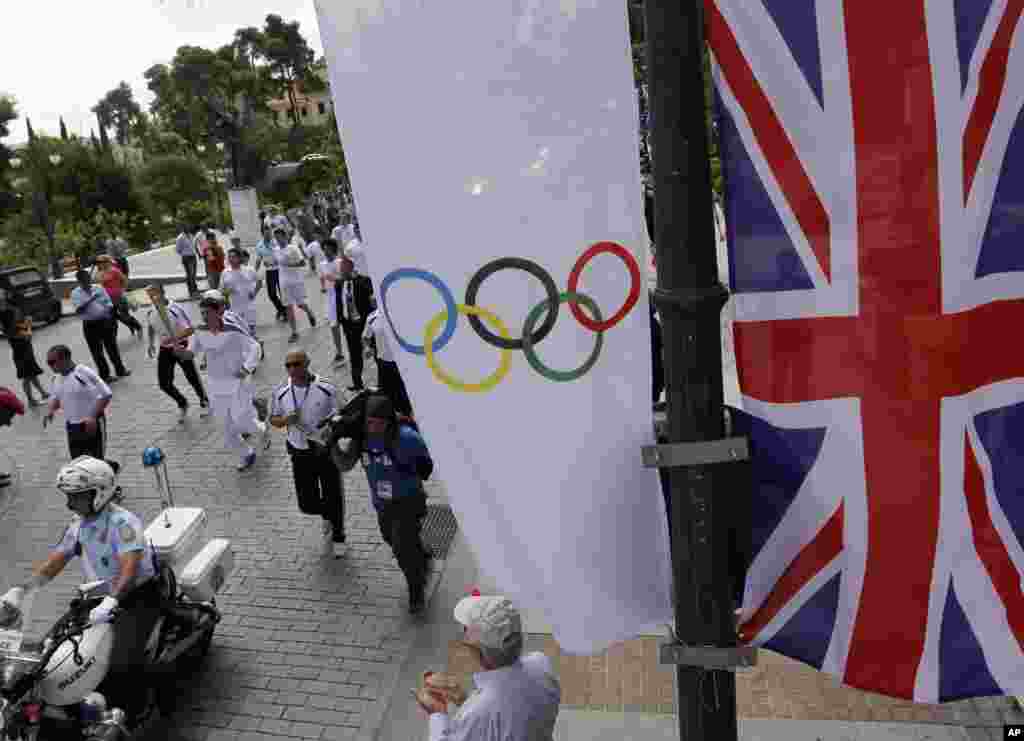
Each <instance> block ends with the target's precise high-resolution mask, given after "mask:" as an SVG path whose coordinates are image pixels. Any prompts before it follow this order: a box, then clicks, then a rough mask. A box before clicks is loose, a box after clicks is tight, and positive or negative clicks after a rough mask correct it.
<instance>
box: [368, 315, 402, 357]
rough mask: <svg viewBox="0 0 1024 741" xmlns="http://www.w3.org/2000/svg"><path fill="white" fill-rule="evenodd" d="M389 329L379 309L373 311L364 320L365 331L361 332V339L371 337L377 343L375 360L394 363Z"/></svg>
mask: <svg viewBox="0 0 1024 741" xmlns="http://www.w3.org/2000/svg"><path fill="white" fill-rule="evenodd" d="M390 334H391V328H390V327H388V320H387V319H386V318H385V317H384V314H383V313H381V310H380V309H377V310H376V311H374V312H373V313H372V314H370V316H369V317H368V318H367V319H366V329H365V330H363V339H364V340H368V339H370V338H371V337H372V338H373V340H374V342H376V343H377V360H384V361H387V362H388V363H394V362H395V353H394V351H393V350H392V349H391V338H390V337H389V335H390Z"/></svg>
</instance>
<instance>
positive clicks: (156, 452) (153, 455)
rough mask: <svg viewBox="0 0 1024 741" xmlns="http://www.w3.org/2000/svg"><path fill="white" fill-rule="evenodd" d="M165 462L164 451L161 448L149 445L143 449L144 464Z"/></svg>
mask: <svg viewBox="0 0 1024 741" xmlns="http://www.w3.org/2000/svg"><path fill="white" fill-rule="evenodd" d="M163 462H164V451H162V450H160V448H156V447H149V448H146V449H145V450H143V451H142V465H144V466H147V467H148V466H159V465H160V464H161V463H163Z"/></svg>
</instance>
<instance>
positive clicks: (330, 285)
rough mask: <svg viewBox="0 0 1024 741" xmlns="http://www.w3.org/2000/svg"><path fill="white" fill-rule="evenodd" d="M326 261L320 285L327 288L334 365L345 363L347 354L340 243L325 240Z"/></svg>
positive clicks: (325, 305)
mask: <svg viewBox="0 0 1024 741" xmlns="http://www.w3.org/2000/svg"><path fill="white" fill-rule="evenodd" d="M323 250H324V259H323V260H322V261H321V262H320V283H321V285H323V286H325V287H326V288H327V295H326V297H325V298H324V309H325V311H326V314H327V325H328V326H329V327H330V328H331V339H332V340H333V341H334V360H332V361H331V362H332V363H333V364H334V365H336V366H337V365H343V364H344V363H345V354H344V353H343V352H342V350H341V324H340V323H339V322H338V298H337V294H336V290H337V286H338V283H339V281H341V259H340V258H339V257H338V243H337V242H335V241H334V240H333V239H325V240H324V245H323Z"/></svg>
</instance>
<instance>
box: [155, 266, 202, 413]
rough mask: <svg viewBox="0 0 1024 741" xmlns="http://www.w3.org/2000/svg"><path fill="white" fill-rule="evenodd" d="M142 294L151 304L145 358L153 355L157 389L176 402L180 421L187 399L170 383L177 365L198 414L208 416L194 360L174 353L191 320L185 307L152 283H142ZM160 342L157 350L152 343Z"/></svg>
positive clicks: (188, 329) (186, 408)
mask: <svg viewBox="0 0 1024 741" xmlns="http://www.w3.org/2000/svg"><path fill="white" fill-rule="evenodd" d="M146 294H147V295H148V296H149V300H150V301H151V302H152V303H153V308H152V309H150V310H149V314H148V315H147V324H148V325H149V329H148V333H149V357H150V358H154V357H155V358H156V377H157V383H158V384H159V385H160V390H161V391H163V392H164V393H165V394H167V395H168V396H169V397H171V399H173V400H174V403H175V404H177V405H178V421H179V422H184V421H185V417H186V415H187V414H188V400H187V399H185V397H184V396H183V395H182V393H181V392H180V391H178V389H177V387H175V385H174V369H175V367H176V366H178V365H180V366H181V370H182V372H183V373H184V374H185V379H186V380H187V381H188V382H189V385H191V386H192V389H193V390H194V391H195V392H196V396H197V397H198V398H199V408H200V409H201V410H202V411H201V412H200V416H202V417H206V416H208V415H209V407H210V402H209V400H207V398H206V391H205V390H204V389H203V382H202V380H201V379H200V378H199V371H197V370H196V363H195V361H194V360H183V359H182V358H179V357H178V355H177V354H176V353H175V352H174V347H175V345H176V344H179V343H180V342H181V341H183V340H186V339H188V337H189V335H191V334H192V331H193V330H192V319H191V317H189V315H188V309H186V308H185V307H184V306H182V305H181V304H179V303H177V302H175V301H168V299H167V295H166V294H165V293H164V287H163V285H161V284H159V283H154V284H152V285H149V286H146ZM157 340H159V342H160V350H159V353H158V352H157V349H156V342H157Z"/></svg>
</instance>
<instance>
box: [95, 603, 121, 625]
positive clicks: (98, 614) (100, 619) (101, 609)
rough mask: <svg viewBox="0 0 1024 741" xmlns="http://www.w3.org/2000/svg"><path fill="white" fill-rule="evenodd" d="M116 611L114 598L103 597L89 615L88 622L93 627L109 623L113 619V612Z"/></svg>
mask: <svg viewBox="0 0 1024 741" xmlns="http://www.w3.org/2000/svg"><path fill="white" fill-rule="evenodd" d="M116 609H117V598H116V597H104V598H103V601H102V602H100V603H99V605H98V606H96V607H94V608H93V609H92V611H91V612H90V613H89V622H90V623H92V624H93V625H96V624H98V623H109V622H110V621H111V620H113V618H114V610H116Z"/></svg>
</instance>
